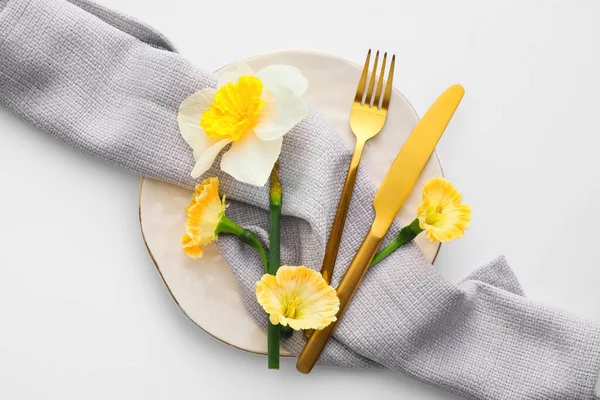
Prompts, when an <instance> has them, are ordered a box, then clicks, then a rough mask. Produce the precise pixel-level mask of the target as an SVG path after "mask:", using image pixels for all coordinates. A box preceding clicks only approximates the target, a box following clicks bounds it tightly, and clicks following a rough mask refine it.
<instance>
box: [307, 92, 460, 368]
mask: <svg viewBox="0 0 600 400" xmlns="http://www.w3.org/2000/svg"><path fill="white" fill-rule="evenodd" d="M464 93H465V90H464V88H463V87H462V86H461V85H453V86H450V87H449V88H448V89H446V90H445V91H444V93H442V94H441V95H440V96H439V97H438V98H437V100H436V101H435V102H434V103H433V105H432V106H431V107H430V108H429V110H427V112H426V113H425V115H424V116H423V118H422V119H421V120H420V121H419V123H418V124H417V126H416V127H415V128H414V129H413V131H412V133H411V134H410V136H409V138H408V139H407V140H406V142H404V145H403V146H402V149H400V152H399V153H398V155H397V156H396V159H395V160H394V162H393V163H392V166H391V167H390V169H389V171H388V172H387V174H386V176H385V178H384V179H383V182H382V183H381V186H380V187H379V189H378V190H377V193H376V194H375V198H374V200H373V208H374V209H375V219H374V221H373V224H372V225H371V228H370V229H369V232H368V233H367V235H366V236H365V238H364V240H363V242H362V244H361V245H360V247H359V249H358V251H357V252H356V255H355V256H354V258H353V260H352V262H351V263H350V266H349V267H348V269H347V270H346V272H345V273H344V276H343V278H342V280H341V281H340V284H339V285H338V287H337V295H338V298H339V299H340V309H339V311H338V313H337V315H336V317H337V320H336V321H335V322H333V323H331V324H329V325H328V326H327V327H325V328H323V329H321V330H316V331H314V332H313V334H312V335H311V336H310V338H309V339H308V342H307V343H306V345H305V346H304V349H303V350H302V352H301V353H300V355H299V356H298V362H297V364H296V369H298V371H300V372H302V373H304V374H308V373H309V372H310V371H311V370H312V368H313V367H314V365H315V364H316V362H317V360H318V358H319V356H320V355H321V353H322V351H323V349H324V348H325V346H326V345H327V342H328V341H329V339H330V338H331V335H332V334H333V331H334V330H335V328H336V326H337V323H338V322H339V321H340V319H341V318H342V317H343V315H344V312H345V311H346V308H347V307H348V304H349V303H350V301H351V300H352V297H353V296H354V293H355V292H356V290H357V288H358V286H359V285H360V283H361V281H362V279H363V277H364V275H365V273H366V272H367V269H368V268H369V264H370V263H371V260H372V259H373V257H374V256H375V253H376V252H377V249H378V248H379V245H380V244H381V241H382V240H383V237H384V236H385V234H386V233H387V231H388V229H389V228H390V226H391V224H392V222H393V221H394V218H396V215H397V214H398V212H399V211H400V208H401V207H402V204H404V202H405V201H406V199H407V198H408V195H409V194H410V192H411V190H412V188H413V187H414V185H415V183H416V182H417V179H418V178H419V175H421V171H422V170H423V168H424V167H425V165H426V164H427V161H428V160H429V158H430V157H431V154H432V153H433V151H434V150H435V146H436V145H437V143H438V141H439V139H440V137H441V136H442V134H443V133H444V130H445V129H446V127H447V126H448V123H449V122H450V120H451V119H452V116H453V115H454V112H455V111H456V108H457V107H458V105H459V104H460V101H461V100H462V98H463V95H464Z"/></svg>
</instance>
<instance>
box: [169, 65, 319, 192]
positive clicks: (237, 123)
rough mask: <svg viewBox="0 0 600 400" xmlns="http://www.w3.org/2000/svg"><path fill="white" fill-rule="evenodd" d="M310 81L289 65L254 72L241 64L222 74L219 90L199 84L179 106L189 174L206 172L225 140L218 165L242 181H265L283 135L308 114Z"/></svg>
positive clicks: (256, 182) (263, 182)
mask: <svg viewBox="0 0 600 400" xmlns="http://www.w3.org/2000/svg"><path fill="white" fill-rule="evenodd" d="M307 89H308V81H307V80H306V78H305V77H304V76H302V74H301V73H300V71H299V70H298V69H297V68H295V67H291V66H288V65H271V66H268V67H266V68H263V69H261V70H260V71H258V72H256V73H255V72H254V71H253V70H252V69H251V68H250V67H249V66H248V65H246V64H243V63H240V64H237V65H235V66H234V68H233V70H230V71H227V72H225V73H223V74H222V75H221V76H220V78H219V81H218V85H217V89H202V90H200V91H198V92H196V93H194V94H192V95H191V96H190V97H188V98H187V99H185V100H184V101H183V103H182V104H181V106H180V107H179V115H178V122H179V129H180V131H181V135H182V136H183V139H184V140H185V141H186V142H187V143H188V144H189V145H190V147H192V149H193V151H194V160H195V162H196V164H195V166H194V168H193V170H192V173H191V174H192V177H194V178H197V177H199V176H200V175H202V174H203V173H204V172H206V171H207V170H208V169H209V168H210V167H211V166H212V164H213V163H214V161H215V158H216V157H217V156H218V155H219V153H220V152H221V150H223V149H224V148H225V147H226V146H227V145H229V144H230V143H232V145H231V148H230V149H229V150H228V151H227V152H225V154H223V157H222V159H221V169H222V170H223V171H225V172H227V173H228V174H229V175H231V176H233V177H234V178H235V179H237V180H238V181H241V182H245V183H249V184H251V185H255V186H264V185H265V183H266V182H267V179H268V178H269V174H270V172H271V170H272V168H273V165H274V164H275V161H277V158H278V157H279V153H280V152H281V145H282V143H283V135H284V134H286V133H287V132H289V131H290V130H291V129H292V128H293V127H294V126H295V125H296V124H298V123H299V122H300V121H301V120H302V119H303V118H304V117H305V116H306V115H307V114H308V108H307V107H306V105H305V104H304V103H303V102H302V101H301V99H300V97H301V96H302V95H304V93H305V92H306V90H307Z"/></svg>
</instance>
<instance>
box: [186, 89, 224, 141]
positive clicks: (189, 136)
mask: <svg viewBox="0 0 600 400" xmlns="http://www.w3.org/2000/svg"><path fill="white" fill-rule="evenodd" d="M216 92H217V91H216V90H215V89H202V90H199V91H197V92H196V93H194V94H192V95H191V96H189V97H188V98H187V99H185V100H184V101H183V103H181V105H180V106H179V113H178V114H177V122H178V123H179V131H180V132H181V136H183V139H184V140H185V141H186V142H187V144H189V145H190V147H191V148H195V146H196V143H197V142H198V138H199V137H200V138H202V137H204V136H206V134H205V133H204V130H203V129H202V128H201V127H200V119H201V118H202V113H204V111H206V110H208V109H209V108H210V104H211V103H212V101H213V99H214V97H215V93H216ZM207 147H208V146H207Z"/></svg>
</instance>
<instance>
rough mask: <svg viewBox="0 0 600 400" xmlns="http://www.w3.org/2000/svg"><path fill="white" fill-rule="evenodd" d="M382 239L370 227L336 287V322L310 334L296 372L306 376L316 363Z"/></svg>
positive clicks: (299, 358) (299, 357)
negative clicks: (337, 302)
mask: <svg viewBox="0 0 600 400" xmlns="http://www.w3.org/2000/svg"><path fill="white" fill-rule="evenodd" d="M382 239H383V237H381V236H380V235H377V234H375V232H374V229H373V226H372V227H371V229H370V230H369V232H368V233H367V236H366V237H365V239H364V240H363V242H362V243H361V245H360V247H359V248H358V251H357V252H356V255H355V256H354V259H353V260H352V262H351V263H350V266H349V267H348V269H347V270H346V273H344V276H343V277H342V280H341V281H340V284H339V285H338V287H337V295H338V298H339V299H340V309H339V311H338V313H337V314H336V318H337V319H336V321H335V322H333V323H331V324H329V325H327V326H326V327H325V328H323V329H320V330H315V331H314V332H313V333H312V335H311V336H310V338H309V339H308V342H307V343H306V345H305V346H304V349H303V350H302V353H300V355H299V356H298V362H297V363H296V369H297V370H298V371H300V372H302V373H303V374H308V373H309V372H310V371H311V370H312V369H313V367H314V366H315V364H316V363H317V360H318V359H319V356H320V355H321V353H322V352H323V349H324V348H325V346H326V345H327V342H328V341H329V339H330V338H331V335H332V334H333V331H334V330H335V328H336V326H337V324H338V322H339V321H340V319H341V318H342V317H343V316H344V312H346V308H347V307H348V304H350V301H351V300H352V297H353V296H354V293H356V289H358V285H360V283H361V282H362V279H363V277H364V276H365V273H366V272H367V270H368V269H369V264H371V260H373V257H375V253H377V249H378V248H379V245H380V244H381V241H382Z"/></svg>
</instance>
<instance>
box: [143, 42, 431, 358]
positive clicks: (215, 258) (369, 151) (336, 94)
mask: <svg viewBox="0 0 600 400" xmlns="http://www.w3.org/2000/svg"><path fill="white" fill-rule="evenodd" d="M245 61H246V62H247V63H248V64H249V65H250V66H251V67H252V68H253V69H255V70H258V69H260V68H262V67H264V66H266V65H269V64H289V65H293V66H296V67H298V68H300V70H301V71H302V73H303V74H304V75H305V76H306V77H307V78H308V80H309V82H310V86H309V90H308V93H307V94H306V97H305V98H306V100H307V101H308V102H310V103H312V104H313V105H315V106H316V107H317V108H318V109H319V110H320V111H321V112H322V113H323V115H324V116H325V117H326V118H327V119H328V120H329V122H331V123H332V124H333V125H334V126H335V128H336V129H337V131H338V132H339V133H340V134H341V135H342V136H343V137H344V138H345V139H346V140H348V142H349V143H354V136H353V134H352V132H351V131H350V126H349V123H348V121H349V113H350V105H351V103H352V100H353V98H354V93H355V91H356V85H357V83H358V80H359V78H360V73H361V69H362V66H359V65H356V64H354V63H352V62H350V61H347V60H345V59H342V58H339V57H336V56H333V55H330V54H324V53H318V52H313V51H298V50H288V51H278V52H274V53H268V54H262V55H258V56H255V57H251V58H249V59H247V60H245ZM218 72H219V71H217V73H218ZM417 121H418V116H417V114H416V113H415V111H414V110H413V108H412V106H411V105H410V104H409V103H408V101H407V100H406V99H405V98H404V97H403V96H402V94H401V93H400V92H399V91H398V90H396V89H395V90H394V94H393V96H392V100H391V104H390V110H389V114H388V120H387V122H386V125H385V127H384V129H383V131H382V132H381V133H380V134H379V135H377V136H376V137H375V138H374V139H372V140H371V141H370V142H369V143H368V144H367V147H366V149H365V153H364V156H363V157H364V158H363V161H362V164H361V167H364V168H367V169H368V171H369V172H370V173H371V175H372V176H373V178H374V179H375V180H376V181H377V182H381V180H382V179H383V177H384V176H385V173H386V172H387V170H388V168H389V166H390V165H391V163H392V161H393V160H394V158H395V157H396V155H397V153H398V151H399V150H400V148H401V147H402V144H403V143H404V141H405V140H406V138H407V137H408V135H409V134H410V132H411V131H412V129H413V127H414V126H415V124H416V123H417ZM436 176H442V168H441V166H440V163H439V160H438V158H437V156H435V155H434V156H433V157H431V159H430V160H429V163H428V164H427V166H426V167H425V170H424V171H423V173H422V175H421V178H420V179H419V182H418V183H417V185H416V186H415V189H414V190H413V192H412V193H411V195H410V197H409V198H408V200H407V201H406V203H405V204H404V206H403V207H402V210H401V211H400V213H399V216H398V217H399V219H400V221H401V222H402V223H403V224H407V223H409V222H411V221H412V220H413V219H414V217H415V211H416V208H417V206H418V205H419V203H420V200H421V190H422V187H423V184H424V182H425V181H426V180H427V179H429V178H432V177H436ZM340 179H343V177H340ZM190 196H191V192H190V191H188V190H184V189H181V188H179V187H176V186H173V185H169V184H167V183H163V182H158V181H154V180H151V179H143V180H142V184H141V188H140V203H139V205H140V210H139V211H140V225H141V228H142V234H143V236H144V240H145V242H146V246H147V247H148V251H149V253H150V256H151V257H152V260H153V261H154V263H155V264H156V267H157V268H158V271H159V272H160V274H161V276H162V278H163V280H164V282H165V284H166V285H167V287H168V288H169V291H170V292H171V295H172V296H173V299H174V300H175V302H177V304H178V305H179V307H180V308H181V310H182V311H183V312H184V313H185V315H187V316H188V317H189V318H190V319H191V320H192V321H193V322H194V323H196V324H197V325H198V326H199V327H200V328H202V329H204V330H205V331H206V332H207V333H209V334H210V335H212V336H214V337H215V338H217V339H219V340H221V341H223V342H225V343H227V344H230V345H231V346H234V347H236V348H239V349H242V350H246V351H250V352H253V353H261V354H266V350H267V337H266V335H265V334H264V333H263V331H262V330H261V329H260V328H259V327H258V326H257V325H256V323H255V322H254V320H253V319H252V318H251V317H250V315H249V314H248V313H247V312H246V309H245V308H244V306H243V304H242V302H241V299H240V295H239V292H238V287H237V283H236V281H235V278H234V277H233V274H232V273H231V271H230V270H229V267H228V266H227V265H226V264H225V262H224V261H223V259H222V258H221V256H220V255H219V253H218V251H217V250H216V248H215V247H214V246H209V247H208V248H207V249H206V251H205V253H204V256H203V257H202V258H201V259H200V260H192V259H190V258H188V257H186V256H185V255H184V254H183V252H182V251H181V245H180V237H181V235H182V233H183V226H184V222H185V212H184V208H185V206H186V205H187V204H188V203H189V200H190ZM417 242H418V244H419V246H420V247H421V249H422V250H423V252H424V254H425V256H426V257H427V258H428V259H429V260H430V261H433V260H434V258H435V256H436V254H437V252H438V249H439V243H429V242H428V241H427V239H426V238H425V235H420V236H419V237H418V238H417ZM314 267H318V266H314ZM282 354H287V353H285V352H282Z"/></svg>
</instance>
